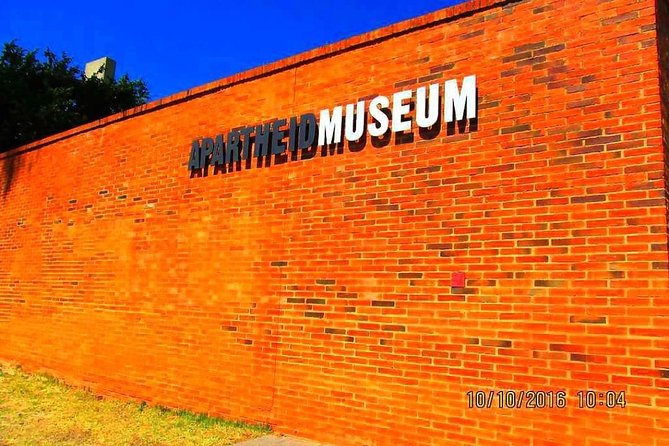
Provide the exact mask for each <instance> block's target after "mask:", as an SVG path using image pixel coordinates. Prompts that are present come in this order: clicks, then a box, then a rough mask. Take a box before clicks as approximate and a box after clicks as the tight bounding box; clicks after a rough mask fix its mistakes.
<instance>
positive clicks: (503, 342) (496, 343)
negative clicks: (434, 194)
mask: <svg viewBox="0 0 669 446" xmlns="http://www.w3.org/2000/svg"><path fill="white" fill-rule="evenodd" d="M511 344H512V343H511V341H509V340H508V339H482V340H481V345H484V346H487V347H502V348H508V347H511Z"/></svg>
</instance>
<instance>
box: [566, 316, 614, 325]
mask: <svg viewBox="0 0 669 446" xmlns="http://www.w3.org/2000/svg"><path fill="white" fill-rule="evenodd" d="M569 322H571V323H572V324H606V316H600V317H591V316H569Z"/></svg>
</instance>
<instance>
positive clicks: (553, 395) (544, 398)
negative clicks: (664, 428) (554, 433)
mask: <svg viewBox="0 0 669 446" xmlns="http://www.w3.org/2000/svg"><path fill="white" fill-rule="evenodd" d="M576 400H577V406H576V407H577V408H579V409H594V408H597V407H606V408H609V409H614V408H624V407H625V406H626V405H627V401H626V400H625V391H613V390H608V391H596V390H579V391H577V392H576ZM467 407H468V408H470V409H491V408H493V407H495V408H498V409H544V408H545V409H551V408H558V409H564V408H566V407H567V392H566V391H565V390H559V391H556V392H553V391H541V390H540V391H533V390H488V391H483V390H478V391H472V390H470V391H469V392H467Z"/></svg>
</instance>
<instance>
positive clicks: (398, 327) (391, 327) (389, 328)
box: [381, 325, 407, 331]
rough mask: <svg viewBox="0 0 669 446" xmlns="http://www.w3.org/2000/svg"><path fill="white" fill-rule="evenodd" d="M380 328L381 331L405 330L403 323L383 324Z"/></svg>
mask: <svg viewBox="0 0 669 446" xmlns="http://www.w3.org/2000/svg"><path fill="white" fill-rule="evenodd" d="M381 329H382V330H383V331H407V328H406V327H405V326H404V325H383V326H382V327H381Z"/></svg>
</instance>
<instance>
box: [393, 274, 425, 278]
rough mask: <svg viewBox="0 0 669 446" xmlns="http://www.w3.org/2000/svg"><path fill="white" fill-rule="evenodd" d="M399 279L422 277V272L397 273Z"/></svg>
mask: <svg viewBox="0 0 669 446" xmlns="http://www.w3.org/2000/svg"><path fill="white" fill-rule="evenodd" d="M397 277H398V278H399V279H422V278H423V273H398V274H397Z"/></svg>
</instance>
